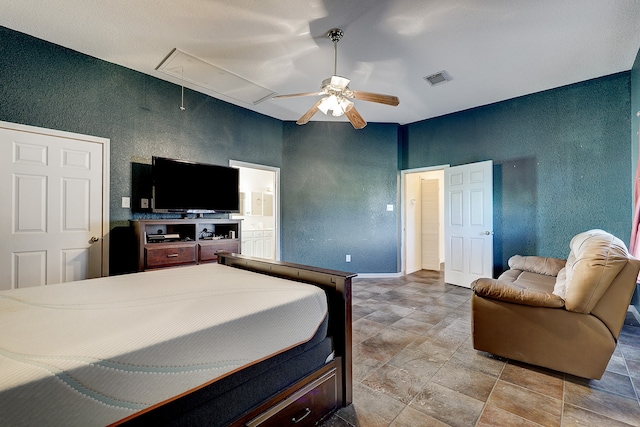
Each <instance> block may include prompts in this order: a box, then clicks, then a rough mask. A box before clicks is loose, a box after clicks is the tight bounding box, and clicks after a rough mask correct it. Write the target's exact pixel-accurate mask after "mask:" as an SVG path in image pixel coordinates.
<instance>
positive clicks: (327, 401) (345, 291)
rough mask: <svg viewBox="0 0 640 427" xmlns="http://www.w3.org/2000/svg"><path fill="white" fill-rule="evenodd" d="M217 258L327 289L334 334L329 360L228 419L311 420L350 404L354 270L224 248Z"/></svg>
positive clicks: (257, 422) (258, 422) (264, 422)
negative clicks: (243, 253)
mask: <svg viewBox="0 0 640 427" xmlns="http://www.w3.org/2000/svg"><path fill="white" fill-rule="evenodd" d="M218 263H220V264H224V265H228V266H231V267H236V268H241V269H243V270H249V271H253V272H257V273H262V274H267V275H271V276H276V277H280V278H284V279H289V280H295V281H298V282H304V283H309V284H312V285H315V286H319V287H320V288H322V289H323V290H324V291H325V292H326V293H327V301H328V305H329V308H328V310H329V330H328V335H329V336H332V337H333V345H334V350H335V356H336V357H335V360H334V361H333V362H331V363H329V364H328V365H326V366H324V367H322V368H321V369H319V370H318V371H316V372H313V373H311V374H310V375H308V376H307V377H305V378H303V379H301V380H300V381H298V382H297V383H295V384H293V385H292V386H291V387H289V388H287V389H285V390H282V391H281V392H280V393H278V394H277V395H276V396H273V397H272V398H271V399H269V400H268V401H266V402H263V403H262V404H259V405H258V406H256V407H255V408H254V409H252V410H251V411H249V412H248V413H247V414H245V415H243V416H242V417H240V418H239V419H237V420H236V421H235V422H234V423H232V424H231V425H232V426H249V427H253V426H269V425H274V426H275V425H277V426H283V425H298V426H299V425H314V424H315V423H317V422H318V421H319V420H321V419H324V418H326V417H327V415H328V414H330V413H332V412H335V411H336V410H337V409H339V408H342V407H345V406H347V405H349V404H351V402H352V400H353V397H352V360H351V280H352V279H353V278H354V277H355V276H356V275H355V274H352V273H345V272H342V271H334V270H327V269H321V268H315V267H309V266H305V265H299V264H292V263H287V262H281V261H271V260H266V259H261V258H252V257H248V256H244V255H238V254H231V253H227V252H221V253H218Z"/></svg>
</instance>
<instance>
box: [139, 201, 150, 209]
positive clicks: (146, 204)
mask: <svg viewBox="0 0 640 427" xmlns="http://www.w3.org/2000/svg"><path fill="white" fill-rule="evenodd" d="M140 207H141V208H142V209H148V208H149V199H140Z"/></svg>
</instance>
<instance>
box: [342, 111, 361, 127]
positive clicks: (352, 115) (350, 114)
mask: <svg viewBox="0 0 640 427" xmlns="http://www.w3.org/2000/svg"><path fill="white" fill-rule="evenodd" d="M344 114H345V115H346V116H347V118H348V119H349V121H350V122H351V125H352V126H353V127H354V128H356V129H362V128H363V127H365V126H366V125H367V122H365V121H364V119H363V118H362V116H361V115H360V113H358V110H356V107H351V108H349V109H348V110H347V111H345V112H344Z"/></svg>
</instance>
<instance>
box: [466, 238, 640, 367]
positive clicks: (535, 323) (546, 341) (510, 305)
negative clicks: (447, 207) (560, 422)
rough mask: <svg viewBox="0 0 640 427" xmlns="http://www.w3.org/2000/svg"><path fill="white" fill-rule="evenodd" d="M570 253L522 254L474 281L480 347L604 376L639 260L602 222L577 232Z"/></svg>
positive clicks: (475, 331) (476, 345)
mask: <svg viewBox="0 0 640 427" xmlns="http://www.w3.org/2000/svg"><path fill="white" fill-rule="evenodd" d="M570 248H571V251H570V253H569V257H568V258H567V260H566V261H565V260H561V259H557V258H544V257H538V256H519V255H515V256H513V257H511V259H510V260H509V267H510V270H507V271H505V272H504V273H503V274H502V275H500V277H499V278H498V279H484V278H483V279H478V280H476V281H475V282H473V283H472V284H471V288H472V289H473V292H474V293H473V297H472V330H473V331H472V333H473V347H474V348H475V349H477V350H482V351H487V352H489V353H493V354H496V355H498V356H503V357H507V358H509V359H514V360H518V361H522V362H526V363H530V364H533V365H538V366H544V367H546V368H550V369H554V370H557V371H561V372H566V373H569V374H573V375H577V376H580V377H585V378H593V379H600V378H601V377H602V374H603V373H604V371H605V369H606V367H607V364H608V363H609V359H610V358H611V355H612V354H613V351H614V349H615V347H616V342H617V339H618V335H619V334H620V330H621V329H622V325H623V322H624V319H625V316H626V313H627V310H628V308H629V302H630V300H631V296H632V294H633V290H634V288H635V283H636V279H637V277H638V271H639V270H640V261H639V260H637V259H635V258H633V257H632V256H631V255H629V253H628V252H627V248H626V246H625V245H624V243H623V242H622V241H621V240H620V239H618V238H616V237H614V236H613V235H611V234H609V233H607V232H605V231H602V230H590V231H587V232H584V233H581V234H578V235H577V236H575V237H574V238H573V239H572V240H571V244H570Z"/></svg>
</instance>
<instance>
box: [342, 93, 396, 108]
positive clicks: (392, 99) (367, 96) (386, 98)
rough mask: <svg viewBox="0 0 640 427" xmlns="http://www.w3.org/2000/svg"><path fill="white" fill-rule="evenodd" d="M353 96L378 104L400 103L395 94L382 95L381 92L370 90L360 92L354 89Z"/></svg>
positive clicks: (393, 104)
mask: <svg viewBox="0 0 640 427" xmlns="http://www.w3.org/2000/svg"><path fill="white" fill-rule="evenodd" d="M352 92H353V97H354V98H355V99H360V100H362V101H369V102H377V103H378V104H386V105H392V106H394V107H395V106H396V105H398V104H399V103H400V100H399V99H398V97H397V96H393V95H383V94H381V93H372V92H362V91H359V90H354V91H352Z"/></svg>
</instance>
